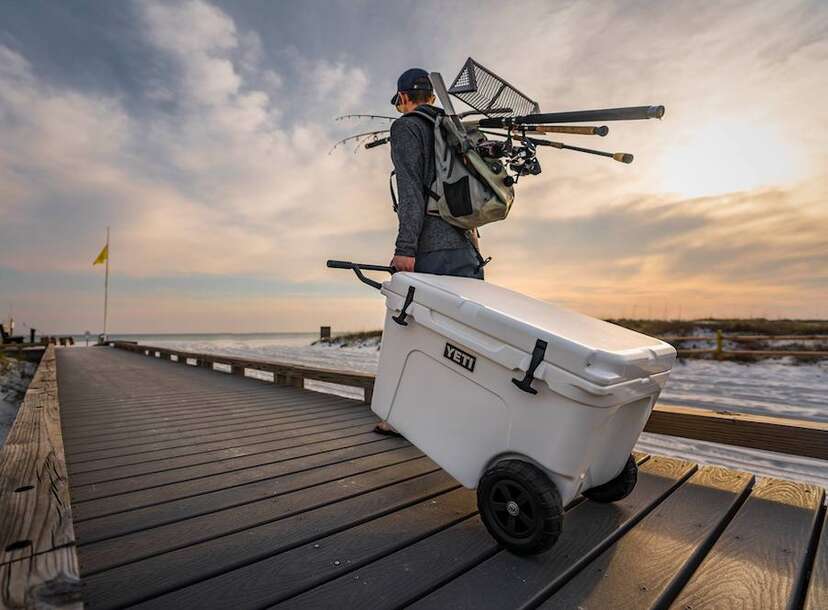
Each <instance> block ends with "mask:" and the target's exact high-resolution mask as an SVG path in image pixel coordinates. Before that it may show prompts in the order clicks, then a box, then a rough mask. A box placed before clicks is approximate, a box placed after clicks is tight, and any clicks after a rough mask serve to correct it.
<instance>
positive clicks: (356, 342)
mask: <svg viewBox="0 0 828 610" xmlns="http://www.w3.org/2000/svg"><path fill="white" fill-rule="evenodd" d="M381 340H382V331H381V330H365V331H361V332H357V333H346V334H343V335H336V336H335V337H329V338H328V337H326V338H324V339H318V340H316V341H314V342H313V345H333V346H336V347H358V346H362V345H372V346H373V345H379V344H380V341H381Z"/></svg>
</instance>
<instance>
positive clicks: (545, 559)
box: [412, 457, 696, 610]
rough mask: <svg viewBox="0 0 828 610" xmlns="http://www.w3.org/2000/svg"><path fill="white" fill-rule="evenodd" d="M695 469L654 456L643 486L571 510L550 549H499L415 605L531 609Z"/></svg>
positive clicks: (644, 467) (642, 470) (643, 476)
mask: <svg viewBox="0 0 828 610" xmlns="http://www.w3.org/2000/svg"><path fill="white" fill-rule="evenodd" d="M695 470H696V466H695V465H694V464H691V463H689V462H685V461H683V460H674V459H669V458H662V457H651V458H650V459H649V460H647V461H646V462H645V463H643V464H642V465H641V466H640V468H639V478H638V484H637V485H636V487H635V489H634V490H633V492H632V493H631V494H630V495H629V496H627V497H626V498H625V499H624V500H621V501H620V502H616V503H614V504H598V503H596V502H591V501H586V502H581V503H580V504H578V505H577V506H575V507H574V508H572V509H570V510H569V511H567V513H566V517H565V520H564V529H563V533H562V534H561V537H560V538H559V539H558V542H557V543H556V544H555V546H554V547H552V549H550V550H549V551H547V552H546V553H542V554H540V555H536V556H533V557H519V556H517V555H513V554H512V553H509V552H506V551H501V552H498V553H497V554H495V555H494V556H493V557H492V558H491V559H489V560H487V561H484V562H483V563H481V564H480V565H478V566H477V567H476V568H474V569H472V570H469V571H468V572H466V573H464V574H463V575H461V576H459V577H457V578H455V579H454V580H452V581H450V582H448V583H447V584H445V585H444V586H442V587H440V588H439V589H437V590H436V591H434V592H433V593H431V594H430V595H428V596H426V597H424V598H422V599H420V600H418V601H417V602H416V603H414V604H413V606H412V607H413V608H435V609H443V608H453V609H454V608H467V609H469V610H472V609H475V610H476V609H478V608H518V607H525V606H529V607H532V606H533V604H534V605H536V604H537V603H539V602H541V601H543V600H545V599H546V598H547V597H548V596H549V594H550V593H551V592H552V591H555V590H556V589H558V588H560V586H561V585H562V584H563V583H565V582H566V581H567V580H569V578H571V577H572V576H573V575H574V574H576V573H577V572H578V571H579V570H580V569H581V568H582V567H583V566H584V565H586V564H588V563H589V561H591V559H592V558H593V557H595V556H596V555H598V554H599V553H600V552H602V551H603V549H605V548H606V547H607V546H608V545H610V544H612V543H613V542H614V541H615V540H617V539H618V538H619V537H620V536H622V535H623V534H624V533H625V532H626V531H627V530H629V529H630V528H631V527H632V526H633V525H635V524H636V523H637V522H638V521H639V520H640V519H641V518H642V517H643V516H644V515H646V514H647V512H649V511H650V510H652V508H653V507H654V506H656V505H657V504H658V503H659V502H661V501H662V500H663V499H664V498H665V497H667V496H668V495H669V494H670V493H671V492H672V491H673V490H674V489H675V488H676V487H678V486H679V485H680V484H681V483H682V482H683V481H684V480H686V479H687V478H688V477H690V476H691V475H692V474H693V472H694V471H695Z"/></svg>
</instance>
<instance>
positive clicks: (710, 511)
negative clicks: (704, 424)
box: [540, 466, 753, 610]
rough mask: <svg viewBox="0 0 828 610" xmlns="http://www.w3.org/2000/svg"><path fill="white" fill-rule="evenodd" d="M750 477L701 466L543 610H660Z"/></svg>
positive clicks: (723, 521) (700, 556) (739, 497)
mask: <svg viewBox="0 0 828 610" xmlns="http://www.w3.org/2000/svg"><path fill="white" fill-rule="evenodd" d="M752 482H753V476H752V475H749V474H746V473H742V472H736V471H732V470H727V469H726V468H720V467H716V466H705V467H704V468H702V469H701V470H699V471H697V472H696V473H695V474H694V475H693V476H692V477H690V479H689V480H688V481H687V482H686V483H684V484H683V485H682V486H681V487H679V488H678V489H677V490H676V491H674V492H673V493H672V494H670V496H669V497H668V498H667V499H666V500H664V502H662V503H661V504H659V505H658V506H657V507H656V508H655V509H654V510H653V512H651V513H650V514H649V515H647V516H646V517H644V519H642V520H641V522H640V523H638V525H636V526H635V527H633V528H632V529H631V530H630V531H629V532H627V533H626V534H625V535H624V536H623V537H622V538H621V539H620V540H618V541H617V542H616V543H615V544H613V545H611V546H609V547H608V548H607V549H606V550H605V551H604V552H603V553H601V554H600V555H599V556H598V557H596V558H595V559H593V560H592V561H591V562H590V563H589V565H587V566H585V567H584V569H583V570H581V571H580V572H579V573H578V574H577V575H576V576H575V577H574V578H572V579H571V580H570V581H569V582H567V583H566V584H565V585H564V586H563V587H562V588H561V589H560V590H558V591H557V592H555V593H554V594H553V595H552V597H550V598H549V599H547V600H546V602H545V603H543V604H542V605H541V606H540V607H541V608H580V609H583V610H603V609H605V608H613V610H623V609H629V610H643V609H645V608H663V607H664V606H665V604H667V603H669V602H670V601H671V600H672V599H673V598H674V597H675V595H676V593H678V591H679V590H680V589H681V587H682V585H683V584H684V583H685V582H686V581H687V579H688V578H689V577H690V575H691V574H692V573H693V570H694V569H695V568H696V566H698V564H699V562H701V560H702V559H703V558H704V555H705V554H706V553H707V551H708V550H709V549H710V547H711V546H712V544H713V542H714V541H715V540H716V538H717V537H718V535H719V533H720V532H721V531H722V529H724V527H725V526H726V525H727V524H728V522H729V521H730V519H731V518H732V516H733V514H734V513H735V511H736V509H737V508H738V507H739V506H740V505H741V501H743V500H744V499H745V498H746V497H747V494H748V493H749V491H750V486H751V484H752Z"/></svg>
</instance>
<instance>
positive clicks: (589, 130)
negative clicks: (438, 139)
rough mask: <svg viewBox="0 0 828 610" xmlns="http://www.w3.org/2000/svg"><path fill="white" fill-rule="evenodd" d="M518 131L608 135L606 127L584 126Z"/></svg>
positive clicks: (531, 128) (524, 128)
mask: <svg viewBox="0 0 828 610" xmlns="http://www.w3.org/2000/svg"><path fill="white" fill-rule="evenodd" d="M469 126H470V127H475V125H472V124H470V125H469ZM494 129H500V128H494ZM520 130H521V131H533V132H535V133H566V134H570V135H580V136H601V137H602V138H603V137H604V136H605V135H607V134H608V133H609V127H607V126H606V125H601V126H600V127H593V126H586V125H583V126H582V125H521V126H520ZM497 135H500V134H497ZM502 135H506V134H502Z"/></svg>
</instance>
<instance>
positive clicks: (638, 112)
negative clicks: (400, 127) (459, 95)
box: [477, 106, 664, 129]
mask: <svg viewBox="0 0 828 610" xmlns="http://www.w3.org/2000/svg"><path fill="white" fill-rule="evenodd" d="M663 116H664V106H629V107H626V108H605V109H603V110H575V111H573V112H549V113H546V114H526V115H523V116H514V117H508V116H506V117H489V118H486V119H480V120H479V121H477V124H478V126H479V127H483V128H492V127H495V128H501V129H502V128H506V129H508V128H509V127H513V126H516V125H543V124H544V123H592V122H598V121H640V120H645V119H660V118H661V117H663Z"/></svg>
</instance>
